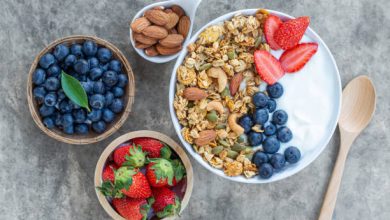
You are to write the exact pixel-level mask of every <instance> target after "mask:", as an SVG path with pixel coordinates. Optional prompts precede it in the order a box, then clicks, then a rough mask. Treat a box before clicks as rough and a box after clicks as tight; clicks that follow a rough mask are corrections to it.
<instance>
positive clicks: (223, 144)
mask: <svg viewBox="0 0 390 220" xmlns="http://www.w3.org/2000/svg"><path fill="white" fill-rule="evenodd" d="M218 142H219V144H221V145H222V146H224V147H230V144H229V143H228V142H226V141H224V140H219V141H218Z"/></svg>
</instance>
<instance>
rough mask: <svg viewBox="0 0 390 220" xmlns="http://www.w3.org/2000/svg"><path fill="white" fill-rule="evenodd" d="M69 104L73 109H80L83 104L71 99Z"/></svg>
mask: <svg viewBox="0 0 390 220" xmlns="http://www.w3.org/2000/svg"><path fill="white" fill-rule="evenodd" d="M69 104H70V105H71V106H72V109H80V108H81V106H79V105H77V104H76V103H74V102H72V101H69Z"/></svg>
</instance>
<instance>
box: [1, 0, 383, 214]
mask: <svg viewBox="0 0 390 220" xmlns="http://www.w3.org/2000/svg"><path fill="white" fill-rule="evenodd" d="M152 2H153V1H152V0H148V1H141V0H116V1H109V0H99V1H93V0H84V1H81V0H80V1H76V0H63V1H51V0H30V1H28V0H2V1H0V76H1V77H0V165H1V169H0V185H1V187H0V219H107V218H108V216H107V215H106V213H105V212H104V211H103V209H102V208H101V207H100V205H99V203H98V200H97V198H96V195H95V191H94V188H93V180H92V179H93V173H94V168H95V164H96V162H97V159H98V157H99V155H100V153H101V152H102V151H103V149H104V148H105V146H106V145H107V144H108V143H109V142H110V141H112V140H113V139H114V138H115V137H118V136H119V135H121V134H123V133H125V132H128V131H134V130H140V129H150V130H156V131H161V132H164V133H166V134H168V135H170V136H171V137H173V138H174V139H175V140H178V138H177V137H176V135H175V133H174V130H173V126H172V123H171V119H170V116H169V111H168V82H169V78H170V73H171V69H172V67H173V65H174V62H170V63H167V64H161V65H151V64H150V63H148V62H146V61H144V60H142V59H141V58H140V57H139V56H138V55H137V54H136V53H135V52H134V50H133V49H132V47H131V46H129V44H128V21H129V20H130V19H131V18H132V17H133V15H134V14H135V13H136V12H137V10H139V9H141V8H142V7H143V6H144V5H147V4H149V3H152ZM257 7H266V8H271V9H276V10H279V11H282V12H285V13H288V14H291V15H294V16H299V15H308V16H311V18H312V23H311V27H312V28H314V30H316V31H317V32H318V33H319V34H320V35H321V36H322V38H323V39H324V41H325V42H326V43H327V44H328V46H329V48H330V49H331V51H332V52H333V54H334V56H335V58H336V61H337V63H338V66H339V69H340V73H341V78H342V82H343V85H345V84H346V82H348V81H349V80H351V79H352V78H354V77H355V76H358V75H360V74H368V75H369V76H370V77H371V78H372V79H373V81H374V83H375V85H376V87H377V94H378V105H377V112H376V115H375V117H374V119H373V122H372V123H371V124H370V125H369V126H368V129H367V130H365V131H364V132H363V133H362V135H361V136H360V137H359V138H358V139H357V140H356V142H355V144H354V146H353V148H352V151H351V153H350V155H349V157H348V161H347V165H346V169H345V173H344V178H343V182H342V186H341V189H340V194H339V198H338V201H337V207H336V210H335V214H334V219H390V209H389V207H390V172H389V168H388V167H389V165H390V140H389V138H390V135H389V130H388V129H389V126H390V117H389V115H388V113H389V110H390V101H389V100H390V89H389V88H390V87H389V84H390V76H389V73H388V70H389V69H390V62H389V61H390V60H389V54H390V27H389V24H390V15H389V13H388V12H387V10H388V9H389V8H390V1H388V0H377V1H371V0H324V1H311V0H289V1H282V0H274V1H260V0H257V1H254V0H245V1H234V0H228V1H223V0H204V1H203V2H202V4H201V5H200V8H199V10H198V13H197V19H196V21H195V27H194V30H197V29H199V28H200V27H201V26H202V25H204V24H205V23H206V22H208V21H209V20H211V19H213V18H215V17H217V16H219V15H222V14H224V13H227V12H229V11H232V10H237V9H243V8H257ZM72 34H92V35H97V36H99V37H102V38H104V39H107V40H109V41H111V42H112V43H114V44H115V45H117V46H118V47H119V48H120V49H121V50H122V51H123V52H124V53H125V55H126V56H127V58H128V60H129V61H130V63H131V64H132V66H133V70H134V73H135V77H136V99H135V105H134V111H133V113H132V114H131V116H130V117H129V119H128V120H127V121H126V123H125V125H124V126H123V127H122V128H121V129H120V131H119V132H117V133H116V134H115V135H113V136H112V137H110V138H108V139H107V140H105V141H102V142H101V143H98V144H93V145H88V146H70V145H67V144H63V143H59V142H57V141H55V140H53V139H50V138H48V137H47V136H46V135H44V134H43V133H42V132H40V131H39V129H38V128H37V126H36V125H35V124H34V123H33V121H32V118H31V116H30V113H29V111H28V108H27V102H26V81H27V72H28V69H29V67H30V64H31V63H32V61H33V59H34V56H35V55H36V54H37V53H38V52H39V51H40V50H41V49H42V48H43V47H45V45H47V44H48V43H49V42H51V41H53V40H55V39H56V38H59V37H63V36H67V35H72ZM338 142H339V135H338V134H335V135H334V137H333V138H332V140H331V141H330V143H329V145H328V147H327V148H326V150H325V151H324V152H323V153H322V154H321V155H320V157H319V158H318V159H317V160H316V161H315V162H313V163H312V164H311V165H310V166H309V167H307V168H306V169H304V170H303V171H301V172H300V173H298V174H297V175H295V176H293V177H290V178H288V179H285V180H282V181H279V182H276V183H272V184H266V185H244V184H239V183H233V182H229V181H227V180H224V179H222V178H220V177H217V176H215V175H213V174H212V173H210V172H209V171H207V170H206V169H204V168H203V167H201V166H200V165H199V164H198V163H196V162H195V161H194V160H192V162H193V166H194V173H195V186H194V191H193V195H192V199H191V201H190V204H189V206H188V208H187V209H186V210H185V212H184V213H183V215H182V217H181V219H276V220H278V219H316V217H317V215H318V212H319V209H320V206H321V201H322V198H323V194H324V192H325V190H326V186H327V182H328V179H329V176H330V174H331V170H332V167H333V164H334V161H335V158H336V155H337V150H338Z"/></svg>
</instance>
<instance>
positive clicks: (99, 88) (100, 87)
mask: <svg viewBox="0 0 390 220" xmlns="http://www.w3.org/2000/svg"><path fill="white" fill-rule="evenodd" d="M105 91H106V89H105V87H104V84H103V83H102V82H95V83H94V84H93V92H94V93H95V94H104V92H105Z"/></svg>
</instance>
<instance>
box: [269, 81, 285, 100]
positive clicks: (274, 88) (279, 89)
mask: <svg viewBox="0 0 390 220" xmlns="http://www.w3.org/2000/svg"><path fill="white" fill-rule="evenodd" d="M267 93H268V95H269V97H271V98H275V99H277V98H280V97H281V96H282V95H283V86H282V84H280V83H278V82H277V83H275V84H273V85H268V86H267Z"/></svg>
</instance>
